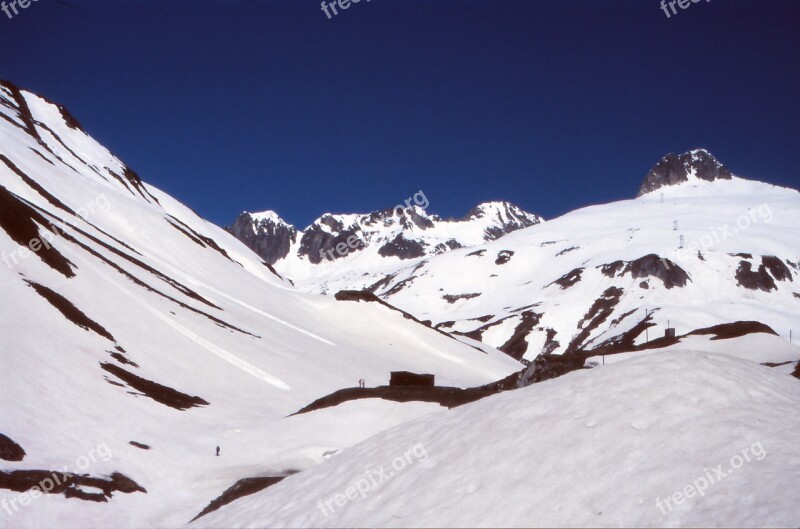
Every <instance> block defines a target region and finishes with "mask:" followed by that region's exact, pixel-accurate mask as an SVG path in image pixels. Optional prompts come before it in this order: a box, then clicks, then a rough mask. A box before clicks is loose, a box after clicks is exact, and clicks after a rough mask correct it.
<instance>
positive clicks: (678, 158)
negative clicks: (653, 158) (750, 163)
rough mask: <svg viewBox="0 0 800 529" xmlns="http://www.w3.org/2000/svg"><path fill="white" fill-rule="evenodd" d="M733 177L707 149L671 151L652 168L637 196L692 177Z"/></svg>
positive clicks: (710, 180)
mask: <svg viewBox="0 0 800 529" xmlns="http://www.w3.org/2000/svg"><path fill="white" fill-rule="evenodd" d="M732 177H733V174H732V173H731V172H730V171H729V170H728V168H727V167H725V165H723V164H722V162H720V161H719V160H717V158H715V157H714V155H713V154H711V153H710V152H709V151H708V150H706V149H702V148H701V149H693V150H691V151H687V152H685V153H683V154H675V153H669V154H668V155H666V156H664V157H663V158H662V159H661V160H660V161H659V162H658V163H657V164H656V165H654V166H653V167H652V169H650V171H649V172H648V173H647V176H645V178H644V181H643V182H642V185H641V186H640V187H639V192H638V193H637V195H636V196H637V197H639V196H642V195H644V194H646V193H650V192H651V191H655V190H656V189H659V188H661V187H664V186H671V185H676V184H681V183H683V182H688V181H689V180H690V179H699V180H705V181H707V182H713V181H714V180H730V179H731V178H732Z"/></svg>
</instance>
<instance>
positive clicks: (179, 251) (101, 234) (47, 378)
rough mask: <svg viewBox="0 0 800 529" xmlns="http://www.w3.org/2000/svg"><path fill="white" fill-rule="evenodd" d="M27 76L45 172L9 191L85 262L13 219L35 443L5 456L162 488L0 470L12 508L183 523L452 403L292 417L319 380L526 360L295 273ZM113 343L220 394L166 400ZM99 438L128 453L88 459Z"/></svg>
mask: <svg viewBox="0 0 800 529" xmlns="http://www.w3.org/2000/svg"><path fill="white" fill-rule="evenodd" d="M21 96H22V98H23V99H24V102H25V103H26V104H27V107H28V108H29V109H30V114H29V115H28V114H27V112H26V111H25V109H24V108H21V106H20V104H19V101H18V100H15V99H14V98H13V97H12V91H11V90H10V89H8V88H7V87H6V86H3V87H2V89H1V90H0V114H2V115H3V119H0V155H3V156H5V157H6V158H7V159H8V160H9V161H10V162H11V163H12V164H13V165H14V166H16V167H17V168H18V170H19V171H20V172H22V173H23V175H25V176H26V177H27V178H28V179H29V180H28V181H26V179H25V178H24V177H23V176H20V175H19V174H18V173H17V172H16V171H14V170H13V169H12V168H11V167H10V166H9V165H8V164H6V163H5V162H2V161H0V186H2V188H3V189H0V192H2V193H3V196H6V197H12V198H11V200H12V201H13V202H14V203H16V204H23V205H29V206H30V207H32V208H34V209H35V210H36V211H38V212H39V213H40V214H41V215H42V216H43V217H44V219H45V220H44V221H43V222H44V225H39V223H35V225H36V229H38V231H39V233H40V235H41V237H44V234H47V235H48V236H49V235H50V233H49V232H47V230H46V225H49V224H51V223H52V225H53V226H55V227H56V228H57V229H58V230H59V231H60V232H62V233H64V234H65V237H61V236H56V237H50V238H51V239H52V241H51V242H50V243H49V244H50V245H52V247H53V248H54V249H55V250H57V251H58V252H59V253H60V254H61V255H63V257H64V258H66V259H67V260H68V261H69V262H70V263H71V265H70V266H69V269H71V271H72V273H74V274H75V275H74V277H68V274H64V273H60V272H59V271H57V270H56V269H54V268H53V267H51V266H48V264H47V263H46V262H45V260H44V255H45V253H44V251H40V252H30V251H25V250H21V249H20V244H19V243H18V242H16V241H15V240H14V239H12V237H11V235H10V232H6V230H2V229H0V257H1V258H3V259H4V261H3V262H0V288H1V289H2V290H1V291H0V298H1V299H2V300H3V302H2V304H0V343H2V347H3V352H2V355H3V369H2V375H1V376H2V379H1V380H0V433H2V434H4V435H6V436H8V437H9V438H11V439H12V440H13V441H15V442H17V443H19V445H21V446H22V448H23V449H24V450H25V451H26V454H27V455H26V456H25V458H24V460H23V461H20V462H9V461H0V470H4V471H15V470H61V469H62V468H63V467H64V466H67V467H68V469H70V470H72V471H73V472H77V471H79V470H80V471H83V472H86V473H89V474H91V475H92V476H97V477H101V476H105V475H110V474H111V473H112V472H120V473H122V474H124V475H125V476H127V477H129V478H131V479H133V480H134V481H136V482H137V483H138V484H139V485H141V486H142V487H144V488H145V489H147V493H146V494H145V493H140V492H136V493H132V494H123V493H115V494H114V496H113V498H111V499H110V500H109V501H108V503H95V502H88V501H81V500H78V499H67V498H65V497H64V496H63V495H55V494H53V495H48V496H46V497H42V498H38V499H36V500H35V501H33V502H32V503H31V504H30V505H27V506H22V507H20V503H19V501H18V500H19V495H18V494H17V493H16V492H11V491H9V490H4V489H0V502H3V501H6V502H11V501H17V503H16V506H17V510H14V509H12V510H11V511H6V510H4V509H2V508H0V527H3V528H5V527H14V528H26V527H34V528H40V527H112V526H113V527H144V526H150V527H175V526H181V525H184V524H186V523H187V522H188V521H189V520H190V519H191V518H192V517H193V516H194V515H196V514H197V513H198V512H200V510H202V508H203V507H205V506H206V504H207V503H208V502H210V501H211V500H212V499H214V498H215V497H216V496H218V495H219V494H220V493H221V492H222V491H224V490H225V489H227V488H228V487H230V486H231V485H233V484H234V483H235V482H236V481H237V480H239V479H241V478H247V477H253V476H259V475H263V474H270V473H279V472H283V471H286V470H304V469H305V468H308V467H310V466H313V465H315V464H317V463H319V462H320V461H322V460H323V454H324V453H325V452H329V451H335V450H341V449H343V448H345V447H347V446H351V445H352V444H354V443H356V442H358V441H361V440H363V439H365V438H367V437H368V436H370V435H372V434H374V433H376V432H378V431H380V430H382V429H385V428H387V427H389V426H393V425H395V424H399V423H401V422H403V421H406V420H408V419H409V418H412V417H417V416H420V415H425V414H429V413H433V412H437V411H439V410H440V409H441V408H440V407H439V406H436V405H432V404H396V403H387V402H382V401H365V402H359V403H351V404H347V405H343V406H339V407H336V408H335V409H330V410H323V411H320V412H316V413H312V414H308V415H304V416H302V417H291V418H286V417H287V416H288V415H290V414H291V413H293V412H295V411H297V410H299V409H300V408H302V407H304V406H306V405H307V404H309V403H310V402H312V401H313V400H315V399H317V398H320V397H323V396H325V395H327V394H329V393H331V392H334V391H336V390H339V389H342V388H346V387H355V386H356V385H357V383H358V380H359V379H360V378H364V379H365V380H366V383H367V385H368V386H377V385H381V384H386V383H387V382H388V380H389V374H390V371H392V370H409V371H415V372H422V373H432V374H435V375H436V377H437V382H438V383H440V384H442V385H453V386H461V387H468V386H475V385H480V384H484V383H487V382H491V381H493V380H496V379H498V378H502V377H504V376H506V375H508V374H510V373H512V372H514V371H516V370H518V369H519V368H520V367H521V366H520V364H518V363H517V362H515V361H514V360H512V359H511V358H509V357H508V356H507V355H505V354H502V353H500V352H498V351H496V350H494V349H491V348H484V349H483V350H478V349H476V348H474V347H471V346H469V345H465V344H463V343H462V342H460V341H458V340H455V339H451V338H448V337H447V336H444V335H442V334H441V333H438V332H436V331H434V330H431V329H429V328H427V327H424V326H422V325H419V324H417V323H414V322H412V321H410V320H408V319H406V318H404V317H403V315H402V314H400V313H399V312H397V311H394V310H391V309H389V308H386V307H383V306H379V305H377V304H372V303H357V302H339V301H336V300H334V299H333V298H331V297H326V296H321V295H317V294H308V293H303V292H299V291H297V290H295V289H294V287H292V286H291V284H290V283H289V282H287V281H285V280H283V279H281V278H279V277H278V276H276V275H274V274H273V273H272V272H270V271H269V269H268V268H267V267H266V266H265V265H264V264H263V263H262V261H261V259H259V258H258V257H257V256H256V255H255V254H253V253H252V252H251V251H250V250H249V249H247V248H246V247H245V246H244V245H242V244H241V243H240V242H239V241H237V240H236V239H235V238H234V237H232V236H231V235H230V234H228V233H227V232H225V231H224V230H222V229H221V228H219V227H217V226H214V225H212V224H210V223H208V222H206V221H204V220H203V219H201V218H200V217H198V216H197V215H196V214H195V213H193V212H192V211H191V210H190V209H189V208H187V207H186V206H184V205H183V204H181V203H180V202H178V201H177V200H175V199H173V198H171V197H170V196H168V195H166V194H165V193H163V192H161V191H159V190H158V189H155V188H153V187H152V186H149V185H147V184H139V188H138V189H137V184H136V183H135V182H134V181H132V180H129V179H128V177H127V176H126V166H125V164H124V163H123V162H121V161H120V160H119V159H117V158H116V157H115V156H114V155H112V154H111V153H110V152H108V151H107V150H106V149H105V148H104V147H102V146H101V145H99V144H98V143H97V142H96V141H95V140H93V139H92V138H91V137H89V136H88V135H87V134H86V133H84V132H83V131H82V130H80V129H73V128H70V127H69V126H68V125H67V124H66V122H65V120H64V119H63V118H62V115H61V113H60V112H59V110H58V108H57V107H56V106H55V105H54V104H51V103H48V102H46V101H45V100H43V99H41V98H40V97H38V96H36V95H34V94H31V93H29V92H25V91H22V92H21ZM26 115H27V116H28V118H30V119H29V121H31V122H32V123H34V127H35V133H34V132H32V131H31V130H29V129H28V127H27V125H26V120H25V119H24V118H25V117H26ZM31 181H32V182H33V184H31ZM48 197H51V198H50V199H48ZM53 198H54V199H55V201H56V203H53ZM58 201H60V202H61V203H63V206H64V207H61V206H59V205H58ZM65 208H71V209H73V210H75V212H76V214H72V213H69V212H68V211H66V210H65ZM79 215H83V217H81V216H79ZM29 220H30V219H26V218H15V219H13V221H14V223H18V222H20V223H24V222H25V221H29ZM6 222H11V221H9V220H6ZM67 236H68V237H70V240H68V239H67V238H66V237H67ZM73 240H74V242H73ZM24 242H25V244H27V243H28V242H29V241H24ZM81 245H83V246H81ZM215 245H216V246H218V248H219V251H217V250H216V249H215V248H214V246H215ZM95 253H96V254H98V255H95ZM226 255H227V256H226ZM123 272H124V273H126V274H130V275H129V276H128V275H125V274H124V273H123ZM134 279H135V280H134ZM26 281H30V282H34V283H36V284H39V285H42V286H43V287H46V288H48V289H50V290H52V291H54V292H55V293H56V294H58V295H59V296H62V297H63V298H65V299H66V300H67V301H68V302H69V303H71V304H72V305H74V306H75V307H76V308H77V310H79V311H81V312H82V313H83V314H85V316H86V317H87V318H88V319H90V320H91V321H93V322H95V323H96V324H97V325H99V326H102V328H104V329H105V330H106V331H107V332H108V333H109V334H110V335H111V336H112V337H113V340H110V339H108V338H106V337H103V336H102V335H101V334H100V333H98V332H94V331H92V330H89V329H86V328H81V327H79V326H78V325H76V324H74V323H72V322H70V321H69V320H68V319H67V318H65V317H64V315H62V313H61V312H60V311H59V310H58V309H57V308H56V307H55V306H54V305H53V304H51V303H50V302H48V301H47V300H46V299H45V298H44V297H43V296H41V295H39V294H38V293H37V292H36V291H35V290H34V289H33V288H32V287H31V286H29V285H28V283H27V282H26ZM136 281H138V282H140V283H137V282H136ZM143 285H147V286H146V287H145V286H143ZM159 293H161V294H159ZM211 318H214V319H215V320H212V319H211ZM117 346H119V347H121V348H122V349H123V350H124V352H120V351H119V350H117V349H115V347H117ZM112 353H117V354H119V355H120V356H121V357H123V358H125V359H127V360H128V361H130V362H134V363H135V364H136V366H134V365H131V364H124V363H121V361H120V360H118V359H115V358H113V357H112V356H111V354H112ZM103 363H108V364H112V365H116V366H117V367H120V368H123V369H125V370H127V371H129V372H131V373H133V374H135V375H136V376H139V377H141V378H144V379H146V380H149V381H153V382H155V383H158V384H161V385H163V386H167V387H170V388H174V389H175V390H178V391H180V392H182V393H184V394H187V395H189V396H198V397H200V398H202V399H204V400H206V401H207V402H208V403H209V405H207V406H199V407H194V408H190V409H188V410H185V411H180V410H177V409H174V408H172V407H168V406H166V405H164V404H161V403H159V402H156V401H155V400H153V399H151V398H149V397H147V396H145V395H143V394H142V393H141V392H140V391H138V390H134V389H133V388H132V387H130V386H129V385H128V384H127V383H125V382H123V381H122V380H120V379H118V378H117V377H116V376H115V375H112V374H111V373H108V372H106V371H104V370H103V369H102V368H101V364H103ZM137 366H138V367H137ZM111 382H113V383H115V384H116V385H115V384H112V383H111ZM130 441H136V442H139V443H144V444H147V445H149V446H150V447H151V448H150V450H142V449H140V448H136V447H134V446H132V445H131V444H129V442H130ZM217 445H219V446H221V448H222V455H221V456H220V457H219V458H217V457H214V450H215V447H216V446H217ZM98 446H107V447H108V449H109V450H110V451H111V453H112V454H113V457H111V458H110V459H109V460H107V461H105V460H97V461H95V462H93V463H92V464H91V465H90V466H89V467H88V468H85V469H83V468H78V467H76V462H77V461H80V459H79V458H80V457H81V456H86V455H87V454H88V453H89V452H90V451H92V450H94V451H95V452H96V449H97V447H98Z"/></svg>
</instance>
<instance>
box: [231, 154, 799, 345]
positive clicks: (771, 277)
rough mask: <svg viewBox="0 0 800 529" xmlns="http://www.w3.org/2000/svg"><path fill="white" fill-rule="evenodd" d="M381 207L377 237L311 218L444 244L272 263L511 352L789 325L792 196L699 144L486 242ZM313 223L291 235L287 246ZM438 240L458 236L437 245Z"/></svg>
mask: <svg viewBox="0 0 800 529" xmlns="http://www.w3.org/2000/svg"><path fill="white" fill-rule="evenodd" d="M501 206H502V204H495V205H494V207H495V210H494V213H492V214H487V215H485V217H484V222H485V221H486V219H489V220H490V221H491V220H492V219H495V220H496V219H505V220H501V222H500V224H501V225H502V224H503V223H504V222H506V221H507V220H508V219H509V218H514V217H515V216H514V215H503V214H502V213H498V212H497V208H500V209H502V208H501ZM388 214H389V215H390V221H387V222H388V224H387V225H386V227H385V228H383V227H382V228H381V229H385V230H388V231H387V232H386V233H384V232H382V231H380V230H378V231H375V232H374V233H372V234H370V232H369V230H367V229H366V228H363V226H364V225H365V224H369V223H370V222H371V220H370V219H372V217H370V216H363V217H360V216H356V215H351V216H330V215H328V216H326V217H323V218H322V219H321V220H319V221H317V223H315V225H313V226H315V228H314V229H319V230H321V231H326V230H327V232H330V233H331V234H341V233H344V235H347V234H351V233H352V234H355V236H356V238H357V239H358V240H359V241H362V240H366V241H370V240H371V239H370V237H371V236H374V237H375V240H376V241H385V240H388V239H391V237H393V236H394V235H393V234H394V233H395V231H393V230H397V229H398V226H399V225H406V228H404V231H403V233H404V234H407V233H410V234H411V235H404V236H407V237H408V238H409V239H412V240H413V238H414V237H415V236H420V237H427V238H428V239H427V240H429V241H439V243H440V245H441V246H442V247H443V248H445V249H446V250H447V251H444V250H443V251H441V252H439V251H434V252H423V251H419V252H418V253H417V254H412V255H414V257H413V258H409V259H399V258H396V257H394V258H386V257H385V256H382V255H381V254H380V252H379V251H378V246H377V245H376V244H371V243H365V246H364V247H363V248H361V247H359V248H358V249H356V250H352V251H351V250H348V252H349V253H347V254H346V255H344V256H342V257H337V258H334V259H323V260H322V261H321V262H319V263H311V262H310V261H309V257H311V256H313V253H312V254H310V255H309V256H306V257H304V256H298V252H296V251H295V252H291V251H289V253H288V255H287V257H286V258H284V259H282V260H280V261H278V264H277V265H276V266H277V267H278V269H279V270H280V272H281V273H282V274H284V275H285V276H286V277H287V278H289V279H291V280H292V281H293V282H294V284H295V285H296V286H297V287H298V288H299V289H301V290H305V291H309V292H320V293H327V294H333V293H335V292H337V291H339V290H342V289H348V290H358V289H367V290H369V291H371V292H374V293H376V294H377V295H379V296H380V297H381V298H383V299H384V300H386V301H388V302H390V303H391V304H393V305H395V306H397V307H400V308H402V309H404V310H406V311H408V312H410V313H412V314H414V315H415V316H416V317H418V318H419V319H420V320H429V321H432V322H433V324H435V325H436V326H437V327H438V328H440V329H442V330H445V331H447V332H455V333H461V334H464V335H466V336H468V337H470V338H473V339H477V340H480V341H482V342H484V343H486V344H488V345H491V346H493V347H497V348H500V349H501V350H503V351H505V352H506V353H508V354H509V355H511V356H512V357H514V358H517V359H525V360H532V359H533V358H535V357H536V356H537V355H538V354H540V353H565V352H569V351H576V350H598V351H599V350H602V349H609V348H620V347H622V348H623V349H625V348H627V349H630V347H631V346H633V345H640V344H642V343H644V342H645V341H647V340H648V339H652V338H657V337H659V336H664V333H665V329H666V328H667V327H672V328H675V329H676V332H677V334H679V335H680V334H684V333H688V332H690V331H692V330H695V329H698V328H703V327H709V326H712V325H716V324H721V323H733V322H737V321H742V320H755V321H760V322H762V323H765V324H767V325H769V326H770V327H772V328H773V330H775V332H777V333H778V334H779V335H780V336H783V337H785V338H788V337H789V334H790V331H793V332H794V334H795V335H798V334H800V326H798V321H800V239H798V236H797V227H798V226H800V193H798V191H796V190H794V189H788V188H781V187H776V186H772V185H770V184H766V183H762V182H758V181H753V180H746V179H742V178H739V177H736V176H734V175H733V174H732V172H731V171H730V170H729V169H728V168H727V167H726V166H724V165H723V164H722V163H721V162H720V161H719V160H717V159H716V158H715V157H714V156H713V155H711V153H709V152H708V151H706V150H703V149H695V150H692V151H689V152H687V153H683V154H669V155H667V156H665V157H664V158H663V159H662V160H661V161H659V162H658V163H657V164H656V165H655V166H654V167H653V168H652V169H651V170H650V171H649V172H648V174H647V175H646V176H645V178H644V181H643V182H642V185H641V188H640V190H639V194H638V196H637V198H635V199H632V200H623V201H619V202H613V203H610V204H603V205H597V206H591V207H587V208H583V209H580V210H577V211H573V212H570V213H568V214H566V215H563V216H562V217H560V218H557V219H553V220H550V221H548V222H546V223H544V222H541V223H540V222H537V223H536V224H535V225H531V226H529V227H527V228H522V229H518V230H514V231H513V233H507V234H505V235H504V236H503V237H502V238H497V239H493V240H489V241H481V240H480V233H481V232H480V230H479V231H478V232H474V231H473V234H472V236H469V235H468V234H467V233H466V232H462V233H461V234H460V235H459V236H457V237H456V236H454V235H453V233H454V232H453V226H455V225H461V226H462V227H463V229H464V230H466V231H467V232H468V231H469V230H473V228H474V226H475V220H474V219H473V221H471V222H462V223H455V224H453V223H441V224H434V225H432V227H429V228H425V222H427V219H428V217H427V216H426V214H425V212H424V211H422V210H421V209H419V208H417V209H416V210H414V212H412V214H411V215H409V216H407V217H406V216H401V217H399V219H400V222H396V220H397V219H396V217H394V216H393V213H392V212H391V211H390V212H388ZM374 220H375V219H372V221H374ZM259 222H260V223H263V224H262V228H263V230H262V231H261V232H260V233H261V235H260V236H259V238H258V242H259V243H261V244H268V242H269V241H272V243H270V244H277V243H278V242H279V241H281V240H284V239H285V238H286V235H285V233H286V230H287V229H289V228H287V227H286V225H285V224H281V222H282V221H280V218H279V217H277V216H276V215H275V214H274V213H272V212H268V213H265V214H263V215H261V216H256V217H255V218H254V219H249V218H248V220H247V222H246V225H247V226H250V225H251V223H255V224H256V225H258V223H259ZM276 223H277V224H276ZM376 224H377V225H380V223H376ZM345 226H352V227H353V228H352V229H351V230H350V231H348V230H346V229H344V227H345ZM381 226H382V225H381ZM334 228H335V229H334ZM254 229H256V230H257V228H254ZM291 229H292V230H294V228H291ZM487 229H488V228H487ZM270 230H271V231H270ZM337 230H338V231H337ZM342 230H344V231H342ZM312 231H313V230H312V227H309V228H307V229H306V230H305V232H296V233H295V235H296V237H295V239H293V240H294V241H295V242H294V243H293V244H294V245H293V246H292V248H294V247H296V246H297V245H299V244H300V243H299V242H298V241H300V237H301V235H302V237H303V238H306V237H307V236H308V234H309V233H311V232H312ZM484 231H485V230H484ZM303 233H305V234H304V235H303ZM439 233H443V234H444V235H442V236H439V237H438V239H437V238H436V235H437V234H439ZM279 234H283V235H282V236H281V235H279ZM365 234H367V235H365ZM415 234H416V235H415ZM241 235H242V234H241V233H239V234H238V236H240V238H243V239H245V240H246V239H247V237H242V236H241ZM331 236H333V235H331ZM281 237H283V239H281ZM449 237H455V238H454V239H453V240H455V241H462V242H461V243H459V244H453V245H452V247H447V245H446V244H445V242H446V240H447V239H448V238H449ZM284 246H286V247H287V248H288V247H289V246H288V245H284ZM458 246H462V247H461V248H459V247H458ZM428 247H429V248H431V247H435V244H434V243H433V242H432V243H431V244H430V245H429V246H428ZM404 248H405V250H409V251H410V250H411V249H413V247H411V246H408V245H406V246H404ZM287 251H288V250H287Z"/></svg>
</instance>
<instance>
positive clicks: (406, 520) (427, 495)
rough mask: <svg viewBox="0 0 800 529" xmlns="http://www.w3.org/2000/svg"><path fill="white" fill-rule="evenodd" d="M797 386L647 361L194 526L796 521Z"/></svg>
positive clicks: (497, 408)
mask: <svg viewBox="0 0 800 529" xmlns="http://www.w3.org/2000/svg"><path fill="white" fill-rule="evenodd" d="M798 409H800V382H798V381H797V380H796V379H794V378H790V377H788V376H786V375H782V374H780V373H776V372H775V371H772V370H770V369H769V368H766V367H762V366H758V365H755V364H753V363H752V362H748V361H744V360H740V359H736V358H731V357H729V356H725V355H718V354H709V353H697V352H674V353H670V354H664V355H649V356H644V357H641V358H634V359H631V360H629V361H625V362H621V363H618V364H614V365H610V366H606V367H600V368H596V369H593V370H588V371H581V372H576V373H572V374H569V375H567V376H564V377H562V378H559V379H556V380H552V381H549V382H544V383H541V384H537V385H534V386H531V387H528V388H525V389H521V390H517V391H512V392H508V393H504V394H501V395H497V396H494V397H491V398H487V399H485V400H482V401H480V402H477V403H474V404H471V405H467V406H464V407H461V408H458V409H455V410H452V411H450V412H447V413H442V414H436V415H434V416H430V417H424V418H421V419H419V420H415V421H412V422H411V423H408V424H405V425H402V426H400V427H397V428H393V429H391V430H388V431H385V432H382V433H380V434H378V435H376V436H374V437H372V438H370V439H368V440H367V441H365V442H363V443H361V444H360V445H357V446H356V447H354V448H352V449H350V450H347V451H345V452H343V453H341V454H340V455H338V456H336V457H334V458H332V459H331V460H330V461H328V462H326V463H324V464H322V465H320V466H318V467H315V468H313V469H311V470H309V471H307V472H303V473H301V474H298V475H295V476H292V477H290V478H288V479H286V480H285V481H284V482H282V483H280V484H279V485H276V486H274V487H272V488H270V489H267V490H265V491H263V492H261V493H259V494H255V495H253V496H250V497H247V498H244V499H242V500H240V501H238V502H236V503H234V504H231V505H228V506H227V507H225V508H223V509H221V510H220V511H218V512H216V513H212V514H211V515H209V516H207V517H206V518H202V519H200V520H198V522H197V523H196V524H194V525H195V526H208V527H219V526H226V527H232V526H233V527H241V526H244V527H258V526H261V527H264V526H268V527H278V526H293V527H354V526H357V527H364V526H377V527H385V526H428V527H441V526H452V527H457V526H462V527H470V526H475V525H481V526H490V527H491V526H494V527H504V526H639V527H648V526H694V527H697V526H751V527H754V526H762V527H763V526H773V527H782V526H786V527H789V526H791V527H797V526H798V523H799V522H800V511H798V507H797V506H798V504H800V443H798V442H797V439H798V434H800V414H798V412H797V411H798Z"/></svg>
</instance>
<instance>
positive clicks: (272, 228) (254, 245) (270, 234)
mask: <svg viewBox="0 0 800 529" xmlns="http://www.w3.org/2000/svg"><path fill="white" fill-rule="evenodd" d="M225 229H226V230H227V231H228V232H230V233H231V234H232V235H233V236H234V237H236V238H237V239H239V240H240V241H242V242H243V243H245V244H246V245H247V246H248V248H250V249H251V250H253V251H254V252H255V253H256V254H258V255H259V256H260V257H261V258H262V259H264V260H265V261H266V262H267V263H269V264H271V265H273V264H275V263H276V262H278V261H279V260H280V259H283V258H284V257H286V255H287V254H288V253H289V249H290V248H291V247H292V245H293V244H294V243H295V242H296V241H297V229H296V228H295V227H294V226H292V225H291V224H287V223H286V222H284V221H283V220H282V219H281V218H280V217H278V216H277V215H276V214H274V213H272V212H265V213H260V214H259V213H255V214H251V213H247V212H244V213H242V214H241V215H239V218H237V219H236V221H235V222H234V223H233V224H232V225H230V226H227V227H226V228H225Z"/></svg>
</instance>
